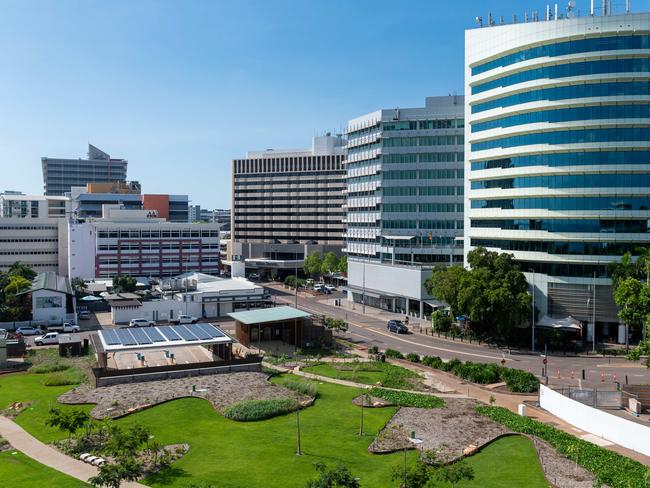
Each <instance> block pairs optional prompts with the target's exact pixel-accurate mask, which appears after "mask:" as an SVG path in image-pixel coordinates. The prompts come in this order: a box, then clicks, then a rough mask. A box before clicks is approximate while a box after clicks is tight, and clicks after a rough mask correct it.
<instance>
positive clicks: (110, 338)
mask: <svg viewBox="0 0 650 488" xmlns="http://www.w3.org/2000/svg"><path fill="white" fill-rule="evenodd" d="M99 333H100V334H101V335H102V337H103V338H104V342H106V344H108V345H109V346H115V345H117V344H121V343H122V342H121V341H120V339H119V338H118V337H117V334H116V333H115V331H114V330H100V331H99Z"/></svg>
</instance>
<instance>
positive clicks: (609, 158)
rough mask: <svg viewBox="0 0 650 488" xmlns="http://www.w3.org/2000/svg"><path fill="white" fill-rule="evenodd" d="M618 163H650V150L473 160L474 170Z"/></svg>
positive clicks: (532, 155)
mask: <svg viewBox="0 0 650 488" xmlns="http://www.w3.org/2000/svg"><path fill="white" fill-rule="evenodd" d="M603 164H606V165H618V164H650V151H584V152H567V153H550V154H531V155H529V156H513V157H508V158H501V159H487V160H485V161H474V162H472V171H476V170H479V169H496V168H523V167H526V166H549V167H554V168H555V167H561V166H590V165H603Z"/></svg>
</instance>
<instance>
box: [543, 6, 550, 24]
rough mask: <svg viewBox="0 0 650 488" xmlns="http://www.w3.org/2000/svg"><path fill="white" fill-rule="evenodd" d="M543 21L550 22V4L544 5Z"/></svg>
mask: <svg viewBox="0 0 650 488" xmlns="http://www.w3.org/2000/svg"><path fill="white" fill-rule="evenodd" d="M544 20H551V4H550V3H547V4H546V16H545V17H544Z"/></svg>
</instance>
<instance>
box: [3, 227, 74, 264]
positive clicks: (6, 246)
mask: <svg viewBox="0 0 650 488" xmlns="http://www.w3.org/2000/svg"><path fill="white" fill-rule="evenodd" d="M65 240H66V221H65V219H63V218H39V217H11V218H9V217H6V218H1V219H0V272H1V271H6V270H7V269H8V268H9V267H11V265H12V264H14V263H15V262H16V261H20V262H22V263H24V264H26V265H27V266H29V267H30V268H32V269H34V271H36V272H39V273H40V272H44V271H52V272H54V273H57V274H66V272H67V254H66V252H65V249H66V248H65V246H64V247H63V248H62V249H60V246H59V244H60V243H62V242H65Z"/></svg>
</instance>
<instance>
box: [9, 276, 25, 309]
mask: <svg viewBox="0 0 650 488" xmlns="http://www.w3.org/2000/svg"><path fill="white" fill-rule="evenodd" d="M30 286H32V283H31V282H30V281H29V280H28V279H26V278H23V277H22V276H20V275H9V279H8V282H7V284H6V285H5V287H4V295H5V302H6V303H7V304H8V305H17V304H18V297H17V295H18V294H19V293H21V292H23V291H25V290H28V289H29V287H30Z"/></svg>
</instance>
